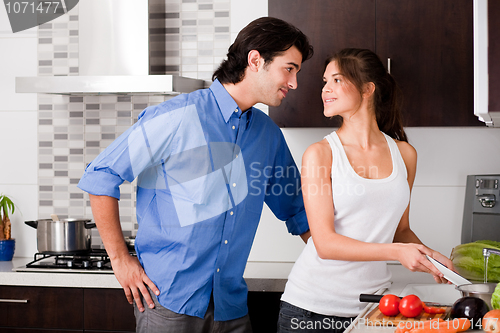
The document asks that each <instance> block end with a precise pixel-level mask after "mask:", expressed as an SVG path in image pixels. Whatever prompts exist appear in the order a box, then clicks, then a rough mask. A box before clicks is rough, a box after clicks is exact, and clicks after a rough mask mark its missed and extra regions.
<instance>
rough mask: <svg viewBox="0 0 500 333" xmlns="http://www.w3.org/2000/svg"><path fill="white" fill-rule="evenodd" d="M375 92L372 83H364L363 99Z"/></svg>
mask: <svg viewBox="0 0 500 333" xmlns="http://www.w3.org/2000/svg"><path fill="white" fill-rule="evenodd" d="M374 92H375V84H374V83H373V82H368V83H365V85H364V86H363V98H368V97H370V96H371V95H373V93H374Z"/></svg>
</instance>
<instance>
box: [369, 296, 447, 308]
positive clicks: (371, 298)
mask: <svg viewBox="0 0 500 333" xmlns="http://www.w3.org/2000/svg"><path fill="white" fill-rule="evenodd" d="M382 297H384V295H374V294H361V295H359V301H360V302H368V303H379V302H380V299H381V298H382ZM400 298H401V297H400ZM423 302H424V303H425V305H427V306H435V307H446V306H451V304H441V303H436V302H425V301H423Z"/></svg>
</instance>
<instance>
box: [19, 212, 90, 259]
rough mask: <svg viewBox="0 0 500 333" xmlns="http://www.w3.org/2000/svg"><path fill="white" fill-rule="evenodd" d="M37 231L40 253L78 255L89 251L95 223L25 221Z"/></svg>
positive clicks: (73, 220) (43, 220)
mask: <svg viewBox="0 0 500 333" xmlns="http://www.w3.org/2000/svg"><path fill="white" fill-rule="evenodd" d="M24 223H26V224H27V225H29V226H30V227H33V228H35V229H37V231H36V232H37V234H36V240H37V247H38V252H40V253H51V254H59V253H80V252H88V251H90V250H91V243H92V235H91V230H90V229H92V228H94V227H95V223H93V222H91V220H83V219H80V220H79V219H61V220H59V221H54V220H52V219H41V220H36V221H25V222H24Z"/></svg>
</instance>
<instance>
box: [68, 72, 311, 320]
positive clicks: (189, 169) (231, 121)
mask: <svg viewBox="0 0 500 333" xmlns="http://www.w3.org/2000/svg"><path fill="white" fill-rule="evenodd" d="M135 178H137V204H136V211H137V221H138V223H139V229H138V232H137V236H136V240H135V244H136V251H137V256H138V258H139V260H140V262H141V264H142V265H143V267H144V269H145V272H146V274H147V275H148V277H149V278H150V279H151V280H152V281H153V282H154V283H155V284H156V285H157V286H158V288H159V289H160V292H161V293H160V295H159V296H158V300H159V302H160V304H162V305H163V306H164V307H166V308H168V309H170V310H172V311H174V312H177V313H182V314H187V315H191V316H198V317H203V316H204V315H205V312H206V310H207V308H208V304H209V301H210V296H211V294H212V292H213V298H214V308H215V320H217V321H225V320H232V319H236V318H240V317H242V316H244V315H246V314H247V312H248V309H247V287H246V284H245V281H244V279H243V272H244V270H245V266H246V261H247V259H248V255H249V253H250V249H251V246H252V243H253V239H254V237H255V232H256V230H257V226H258V224H259V220H260V215H261V212H262V206H263V203H264V201H265V202H266V204H267V205H268V206H269V207H270V209H271V210H272V211H273V213H274V214H275V215H276V216H277V217H278V218H279V219H281V220H284V221H286V225H287V228H288V231H289V232H290V233H292V234H294V235H300V234H302V233H304V232H306V231H307V230H308V229H309V227H308V224H307V219H306V214H305V210H304V205H303V200H302V193H301V190H300V174H299V171H298V169H297V167H296V165H295V162H294V160H293V158H292V156H291V154H290V151H289V149H288V146H287V144H286V142H285V139H284V137H283V135H282V133H281V131H280V129H279V128H278V126H276V124H274V122H273V121H272V120H271V119H270V118H269V117H268V116H267V115H265V114H264V113H263V112H261V111H260V110H258V109H256V108H251V109H249V110H248V111H247V112H244V113H242V111H241V110H240V109H239V108H238V105H237V104H236V102H235V101H234V100H233V98H232V97H231V96H230V95H229V93H228V92H227V91H226V90H225V88H224V87H223V86H222V84H220V82H219V81H217V80H216V81H215V82H214V83H213V84H212V85H211V87H210V88H209V89H202V90H198V91H195V92H192V93H190V94H183V95H179V96H177V97H175V98H173V99H171V100H169V101H166V102H164V103H161V104H159V105H155V106H151V107H148V108H146V109H145V110H144V111H143V112H142V113H141V114H140V115H139V119H138V121H137V123H136V124H134V126H132V127H131V128H129V129H128V130H127V131H126V132H125V133H124V134H122V135H121V136H120V137H119V138H118V139H117V140H115V141H114V142H113V143H112V144H111V145H110V146H109V147H108V148H106V150H105V151H103V152H102V153H101V154H100V155H99V156H98V157H97V158H96V159H95V160H94V161H93V162H92V163H91V164H89V166H88V167H87V169H86V171H85V173H84V175H83V177H82V179H81V180H80V182H79V184H78V187H80V188H81V189H82V190H84V191H86V192H88V193H90V194H94V195H106V196H111V197H115V198H117V199H119V198H120V190H119V186H120V185H121V184H122V183H123V181H125V180H126V181H129V182H132V181H133V180H134V179H135Z"/></svg>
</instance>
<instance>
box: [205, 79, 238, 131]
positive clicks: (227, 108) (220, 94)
mask: <svg viewBox="0 0 500 333" xmlns="http://www.w3.org/2000/svg"><path fill="white" fill-rule="evenodd" d="M210 90H212V93H213V94H214V96H215V100H216V101H217V104H218V105H219V109H220V112H221V113H222V116H223V117H224V120H225V122H226V123H227V122H228V121H229V118H230V117H231V116H232V114H233V113H234V110H236V109H238V104H236V102H235V101H234V99H233V98H232V97H231V95H229V93H228V92H227V90H226V88H224V86H223V85H222V84H221V83H220V82H219V80H218V79H215V81H214V82H213V83H212V85H211V86H210ZM240 112H241V111H240Z"/></svg>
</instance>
